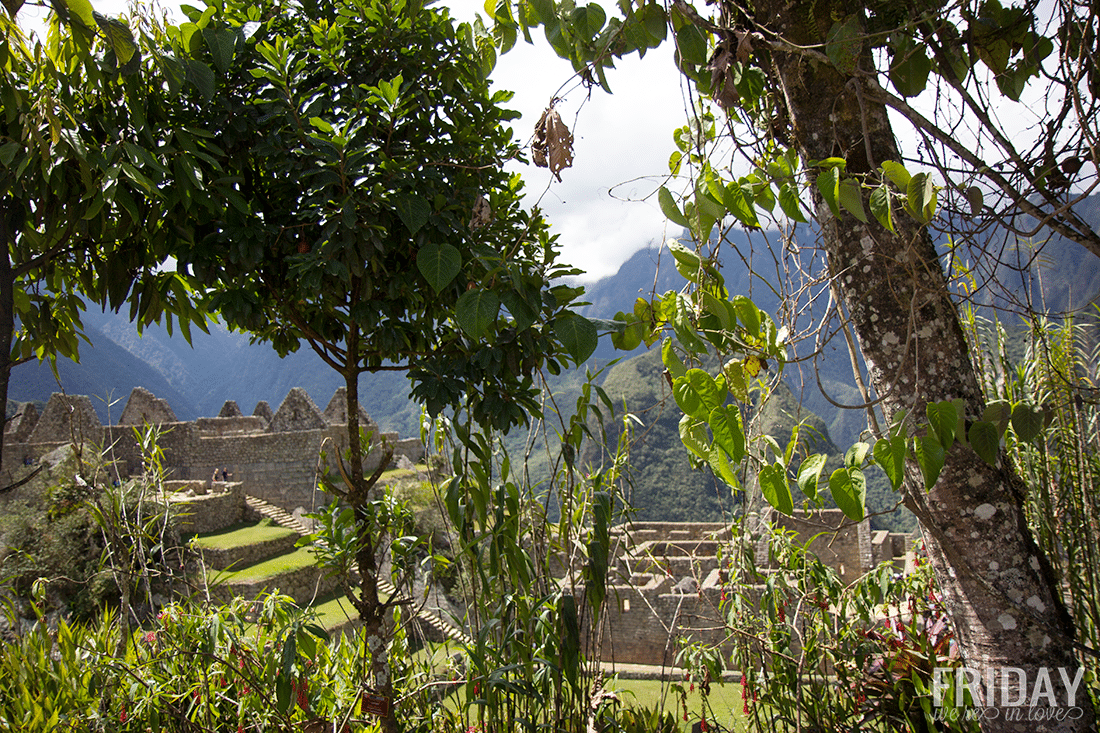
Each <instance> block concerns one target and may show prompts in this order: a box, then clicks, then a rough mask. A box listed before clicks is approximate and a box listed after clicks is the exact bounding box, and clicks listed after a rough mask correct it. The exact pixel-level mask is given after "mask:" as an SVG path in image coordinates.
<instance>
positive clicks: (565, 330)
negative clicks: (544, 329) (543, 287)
mask: <svg viewBox="0 0 1100 733" xmlns="http://www.w3.org/2000/svg"><path fill="white" fill-rule="evenodd" d="M554 334H555V335H556V336H557V337H558V340H559V341H561V344H562V346H564V347H565V350H566V351H567V352H568V353H569V356H571V357H573V361H574V362H576V363H577V364H583V363H584V362H586V361H588V357H590V356H592V352H594V351H595V350H596V346H597V344H598V343H599V335H598V333H597V331H596V325H595V324H594V323H592V321H590V320H588V319H587V318H585V317H584V316H581V315H577V314H576V313H565V314H563V315H562V316H561V317H559V318H558V320H557V322H556V323H555V324H554Z"/></svg>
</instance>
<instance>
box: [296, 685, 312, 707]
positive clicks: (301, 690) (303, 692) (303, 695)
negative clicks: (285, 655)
mask: <svg viewBox="0 0 1100 733" xmlns="http://www.w3.org/2000/svg"><path fill="white" fill-rule="evenodd" d="M295 688H296V689H297V692H298V707H300V708H301V709H302V710H305V711H306V712H309V694H308V693H309V685H308V684H307V683H306V681H305V680H304V679H303V680H299V682H298V684H296V685H295Z"/></svg>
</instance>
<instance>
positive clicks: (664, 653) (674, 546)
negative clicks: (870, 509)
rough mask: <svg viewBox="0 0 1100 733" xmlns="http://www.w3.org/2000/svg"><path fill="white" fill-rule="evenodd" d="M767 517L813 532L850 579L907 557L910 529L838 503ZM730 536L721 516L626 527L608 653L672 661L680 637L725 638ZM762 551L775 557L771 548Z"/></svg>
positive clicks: (803, 536) (618, 550)
mask: <svg viewBox="0 0 1100 733" xmlns="http://www.w3.org/2000/svg"><path fill="white" fill-rule="evenodd" d="M760 521H761V522H768V523H771V524H772V525H773V526H775V527H777V528H782V529H786V530H788V531H789V532H793V533H794V534H795V535H797V540H798V542H799V543H802V544H805V543H806V542H810V540H811V539H813V542H811V543H810V549H811V550H812V551H814V552H815V553H816V554H817V555H818V556H819V557H820V558H821V560H822V562H824V563H825V564H827V565H830V566H831V567H833V568H834V569H835V570H836V571H837V572H838V573H839V574H840V577H841V579H842V580H843V581H844V582H851V581H852V580H855V579H856V578H857V577H858V576H860V575H861V574H863V573H865V572H867V571H869V570H871V569H872V568H873V567H874V566H875V565H877V564H878V563H879V562H882V561H887V560H894V561H895V562H898V563H900V558H901V557H902V556H903V555H904V553H905V552H906V551H907V550H908V545H907V542H908V535H895V534H891V533H889V532H877V533H874V537H872V533H871V531H870V525H869V524H868V522H867V521H866V520H864V521H863V522H859V523H854V522H850V521H847V520H845V518H844V516H843V514H842V513H841V512H840V511H839V510H836V509H833V510H825V511H823V512H821V513H818V514H815V515H813V516H807V515H805V514H804V513H802V512H795V516H793V517H790V516H784V515H780V514H777V513H772V512H769V513H768V514H767V515H766V516H764V517H761V518H760ZM838 527H839V530H838V529H836V528H838ZM823 533H827V534H823ZM731 539H732V535H731V533H730V529H729V526H728V525H726V524H717V523H693V524H678V523H667V522H635V523H633V524H632V525H630V527H629V528H620V529H619V530H618V532H617V533H616V534H615V536H614V538H613V548H612V549H613V551H614V558H613V560H612V566H611V567H612V573H611V579H610V586H609V588H608V593H607V597H608V599H609V605H608V608H607V609H606V611H605V612H604V615H603V621H602V623H603V624H604V628H603V629H602V630H601V631H602V633H601V634H600V635H599V638H600V639H601V645H602V658H603V659H604V660H605V661H614V662H615V663H619V664H648V665H658V666H672V665H673V663H674V662H675V659H676V653H677V651H678V646H677V642H676V637H677V636H680V637H682V638H684V637H691V639H692V640H693V641H699V642H703V643H705V644H714V645H717V644H721V643H722V642H723V640H724V639H725V636H726V632H725V629H724V625H723V622H722V620H721V619H722V614H721V613H720V610H719V604H720V601H721V595H722V587H723V586H724V585H726V584H727V583H728V582H729V578H728V577H727V575H726V572H725V570H724V569H723V568H721V567H720V565H719V560H718V557H719V553H718V547H719V545H721V544H722V543H725V542H728V541H730V540H731ZM756 557H758V558H761V557H763V558H766V557H768V554H767V551H766V549H764V550H763V552H762V553H761V552H760V551H758V552H757V554H756ZM564 574H565V573H564V572H563V573H562V575H564ZM670 630H671V632H672V633H670Z"/></svg>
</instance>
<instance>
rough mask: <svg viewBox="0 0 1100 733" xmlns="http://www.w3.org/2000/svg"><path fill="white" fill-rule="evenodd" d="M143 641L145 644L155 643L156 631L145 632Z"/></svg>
mask: <svg viewBox="0 0 1100 733" xmlns="http://www.w3.org/2000/svg"><path fill="white" fill-rule="evenodd" d="M145 643H146V644H156V643H157V632H155V631H150V632H148V633H147V634H145Z"/></svg>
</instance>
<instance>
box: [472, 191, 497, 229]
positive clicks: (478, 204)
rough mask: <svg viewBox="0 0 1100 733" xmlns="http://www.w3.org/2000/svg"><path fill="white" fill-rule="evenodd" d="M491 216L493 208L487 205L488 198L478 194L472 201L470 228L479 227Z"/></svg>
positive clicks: (486, 222)
mask: <svg viewBox="0 0 1100 733" xmlns="http://www.w3.org/2000/svg"><path fill="white" fill-rule="evenodd" d="M492 218H493V209H492V207H491V206H489V200H488V199H486V198H485V197H484V196H480V195H479V196H478V197H477V201H475V202H474V209H473V211H472V212H471V215H470V228H471V229H480V228H481V227H483V226H485V225H486V224H488V223H489V221H490V220H491V219H492Z"/></svg>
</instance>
